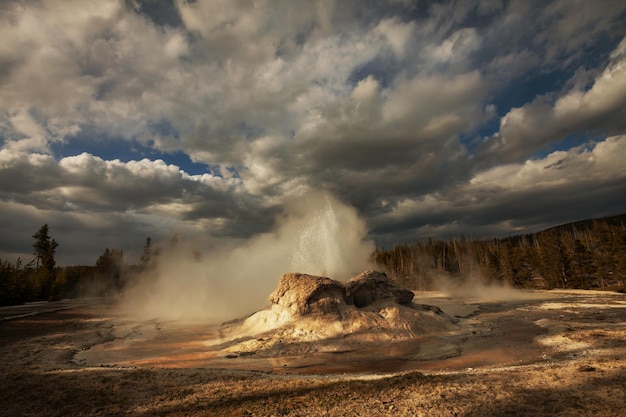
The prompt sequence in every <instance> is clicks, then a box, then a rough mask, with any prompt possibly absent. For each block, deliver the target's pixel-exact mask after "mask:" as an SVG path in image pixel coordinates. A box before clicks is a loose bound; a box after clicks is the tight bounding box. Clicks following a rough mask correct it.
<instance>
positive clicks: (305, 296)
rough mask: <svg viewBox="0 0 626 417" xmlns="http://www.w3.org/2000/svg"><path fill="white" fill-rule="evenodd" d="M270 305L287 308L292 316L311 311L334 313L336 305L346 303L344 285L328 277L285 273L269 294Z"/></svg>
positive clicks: (302, 314)
mask: <svg viewBox="0 0 626 417" xmlns="http://www.w3.org/2000/svg"><path fill="white" fill-rule="evenodd" d="M270 301H271V303H272V305H273V306H274V305H276V306H279V307H281V308H283V309H286V310H288V311H289V312H290V313H291V314H293V315H294V316H304V315H307V314H311V313H313V312H317V313H322V314H323V313H334V312H336V311H337V306H338V305H341V304H347V303H348V301H347V300H346V291H345V288H344V286H343V285H342V284H341V283H340V282H338V281H334V280H332V279H330V278H325V277H318V276H314V275H307V274H299V273H287V274H283V275H282V276H281V277H280V280H279V282H278V287H276V290H274V292H273V293H272V294H271V295H270Z"/></svg>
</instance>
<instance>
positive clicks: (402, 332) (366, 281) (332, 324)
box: [222, 271, 456, 356]
mask: <svg viewBox="0 0 626 417" xmlns="http://www.w3.org/2000/svg"><path fill="white" fill-rule="evenodd" d="M412 299H413V293H412V292H411V291H410V290H408V289H405V288H402V287H400V286H398V285H397V284H396V283H395V282H394V281H392V280H391V279H389V278H388V277H387V275H385V274H384V273H381V272H376V271H366V272H363V273H361V274H359V275H357V276H355V277H353V278H351V279H350V280H349V281H347V282H346V283H342V282H339V281H335V280H332V279H330V278H326V277H319V276H314V275H307V274H300V273H287V274H284V275H282V276H281V277H280V280H279V284H278V287H277V288H276V290H275V291H274V292H273V293H272V294H271V296H270V301H271V306H270V308H269V309H266V310H262V311H259V312H257V313H255V314H253V315H251V316H250V317H248V318H246V319H243V320H237V321H234V322H229V323H226V324H224V326H223V328H222V336H223V338H224V339H226V340H227V342H226V344H225V347H226V351H227V352H232V353H237V354H246V355H251V354H256V355H260V356H282V355H285V354H301V353H307V352H308V353H311V352H322V351H329V350H332V351H341V350H354V349H358V348H362V347H366V346H368V345H378V344H380V343H381V342H394V343H395V342H403V341H407V340H412V339H416V338H419V337H423V336H425V335H428V334H435V333H439V332H445V331H449V330H451V329H452V328H456V324H455V323H456V320H455V319H453V318H451V317H449V316H448V315H446V314H445V313H443V312H442V311H441V310H440V309H439V308H437V307H434V306H428V305H422V304H415V303H413V302H412Z"/></svg>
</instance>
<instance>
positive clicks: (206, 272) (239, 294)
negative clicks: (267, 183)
mask: <svg viewBox="0 0 626 417" xmlns="http://www.w3.org/2000/svg"><path fill="white" fill-rule="evenodd" d="M366 233H367V228H366V226H365V223H364V222H363V221H362V220H361V219H360V218H359V217H358V215H357V213H356V210H355V209H354V208H352V207H349V206H347V205H345V204H343V203H341V202H340V201H338V200H337V199H336V198H334V197H332V196H331V195H329V194H326V193H311V194H309V195H307V196H305V197H301V198H299V199H294V200H293V201H290V202H289V203H288V204H286V206H285V210H284V213H283V214H282V215H281V216H279V218H278V219H277V222H276V227H275V228H274V230H272V231H271V232H269V233H266V234H262V235H258V236H256V237H254V238H252V239H250V240H248V241H246V242H243V243H241V244H238V245H235V246H234V247H233V246H230V247H227V248H226V247H221V248H219V247H218V248H217V249H212V250H211V251H210V252H208V253H205V254H203V256H202V257H201V260H197V259H194V258H193V256H190V253H191V248H190V247H189V246H185V245H184V244H182V245H180V246H179V247H178V249H177V250H175V251H172V252H171V253H166V254H164V255H163V256H162V257H161V258H160V259H159V265H158V268H157V269H156V271H154V272H151V273H150V274H146V276H144V277H143V278H142V280H141V281H140V282H139V284H138V285H136V286H135V287H133V288H131V289H129V290H128V291H127V293H126V294H125V296H124V297H123V301H122V305H123V307H124V308H125V309H126V310H127V311H131V312H134V313H137V314H140V315H141V316H143V317H146V318H147V317H150V318H152V317H160V318H166V319H196V320H209V321H215V322H217V321H222V320H226V319H231V318H234V317H239V316H241V315H244V314H249V313H252V312H254V311H256V310H258V309H260V308H262V307H264V306H266V305H267V303H268V301H267V299H268V295H269V294H270V293H271V292H272V291H273V289H274V287H275V286H276V285H277V283H278V278H279V276H280V275H281V274H283V273H285V272H290V271H291V272H302V273H308V274H315V275H322V276H329V277H332V278H334V279H346V278H349V277H350V276H352V275H354V274H356V273H358V272H361V271H363V270H365V269H368V268H371V267H372V265H371V264H370V257H371V254H372V253H373V251H374V244H373V243H372V242H371V241H369V240H366V238H365V236H366Z"/></svg>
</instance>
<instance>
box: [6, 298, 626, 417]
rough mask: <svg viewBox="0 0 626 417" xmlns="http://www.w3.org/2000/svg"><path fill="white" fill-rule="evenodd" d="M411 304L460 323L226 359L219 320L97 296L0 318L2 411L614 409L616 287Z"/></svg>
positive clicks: (620, 401) (618, 385) (618, 338)
mask: <svg viewBox="0 0 626 417" xmlns="http://www.w3.org/2000/svg"><path fill="white" fill-rule="evenodd" d="M415 301H416V302H419V303H424V304H432V305H437V306H439V307H440V308H442V309H443V310H444V311H445V312H447V313H448V314H450V315H452V316H456V317H458V318H460V323H459V324H460V330H459V331H455V332H450V333H446V334H434V335H423V337H419V338H416V339H415V341H414V342H412V343H410V344H401V345H390V346H378V347H375V348H371V349H366V350H357V351H349V350H341V349H340V350H338V351H335V352H332V351H329V352H322V353H319V352H317V353H315V354H314V355H307V354H306V353H305V354H301V355H296V354H294V355H285V356H281V357H278V358H269V357H255V356H256V355H252V356H245V357H244V356H238V357H235V358H226V357H224V356H223V355H221V354H220V353H219V352H218V351H216V350H215V349H213V348H212V347H211V346H215V343H216V338H217V337H218V335H217V329H216V327H215V326H209V325H203V324H199V323H195V324H193V323H192V324H184V325H183V324H181V323H168V322H159V321H148V322H141V323H137V322H131V321H129V319H128V318H126V317H124V316H122V315H120V314H119V313H117V312H116V310H115V309H114V308H113V307H112V306H111V305H106V304H96V305H92V306H89V307H78V308H74V309H70V310H64V311H58V312H55V313H44V314H39V315H35V316H29V317H23V318H19V319H15V320H9V321H1V322H0V354H1V355H2V356H1V357H2V363H1V365H0V366H1V369H0V404H1V405H2V406H1V407H0V415H1V416H36V415H45V416H66V415H74V416H78V415H133V416H143V415H145V416H152V415H180V416H195V415H220V416H222V415H233V416H253V415H258V416H265V415H341V416H344V415H347V416H350V415H352V416H358V415H362V416H371V415H425V416H485V415H507V416H526V415H561V416H589V415H598V416H600V415H601V416H622V415H624V414H623V413H624V409H626V296H624V295H623V294H616V293H603V292H585V291H568V292H524V293H521V295H519V296H517V297H515V299H512V300H511V299H509V300H508V301H503V300H498V299H488V298H484V299H479V298H475V299H466V300H463V301H461V300H459V299H454V298H449V297H445V296H443V295H442V294H437V293H426V294H422V293H418V294H417V296H416V300H415Z"/></svg>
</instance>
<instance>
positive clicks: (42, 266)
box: [32, 224, 59, 300]
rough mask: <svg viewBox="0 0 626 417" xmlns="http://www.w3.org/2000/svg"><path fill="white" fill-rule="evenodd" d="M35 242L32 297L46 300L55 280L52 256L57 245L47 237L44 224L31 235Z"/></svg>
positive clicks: (54, 264) (54, 263)
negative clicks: (33, 290)
mask: <svg viewBox="0 0 626 417" xmlns="http://www.w3.org/2000/svg"><path fill="white" fill-rule="evenodd" d="M33 239H34V240H35V241H34V243H33V248H34V249H35V252H34V254H35V271H34V273H33V275H32V284H33V287H34V289H35V294H34V296H35V297H36V298H37V299H41V300H43V299H48V298H49V297H50V296H51V293H50V290H51V288H52V284H53V283H54V280H55V271H54V267H55V266H56V261H55V259H54V255H55V252H56V249H57V247H58V246H59V244H58V243H57V242H56V240H54V239H52V238H51V237H50V235H49V229H48V225H47V224H44V225H43V226H41V227H40V228H39V230H38V231H37V233H35V234H34V235H33Z"/></svg>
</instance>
